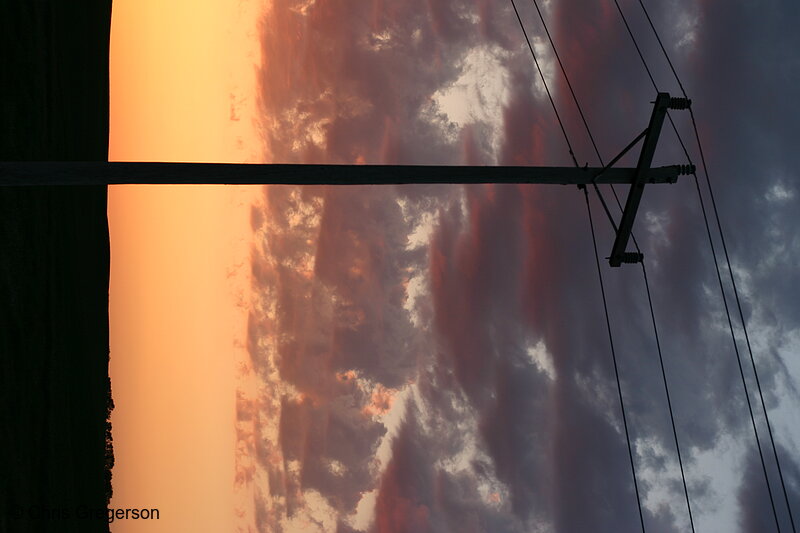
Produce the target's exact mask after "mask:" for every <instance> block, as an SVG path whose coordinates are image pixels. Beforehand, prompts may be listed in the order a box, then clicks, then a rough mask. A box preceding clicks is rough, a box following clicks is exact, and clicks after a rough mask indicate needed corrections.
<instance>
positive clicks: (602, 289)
mask: <svg viewBox="0 0 800 533" xmlns="http://www.w3.org/2000/svg"><path fill="white" fill-rule="evenodd" d="M582 189H583V196H584V198H585V199H586V212H587V214H588V216H589V228H590V230H591V232H592V245H593V246H594V261H595V264H596V265H597V277H598V279H599V280H600V293H601V294H602V296H603V311H604V312H605V316H606V328H607V329H608V341H609V343H610V344H611V360H612V361H613V363H614V377H615V378H616V380H617V393H618V394H619V405H620V410H621V411H622V425H623V427H624V428H625V440H626V441H627V442H628V459H630V462H631V472H632V473H633V488H634V491H635V493H636V504H637V506H638V508H639V522H640V523H641V526H642V532H643V533H644V531H645V527H644V514H643V513H642V501H641V497H640V496H639V484H638V483H637V481H636V467H635V466H634V461H633V448H632V447H631V437H630V433H629V431H628V417H627V415H626V414H625V402H623V400H622V387H621V386H620V379H619V368H618V367H617V352H616V350H615V349H614V336H613V335H612V334H611V321H610V319H609V317H608V303H607V301H606V289H605V285H604V283H603V272H602V270H601V269H600V256H599V255H598V253H597V238H596V237H595V233H594V222H593V221H592V208H591V207H590V205H589V192H588V191H587V189H586V187H585V186H584V187H582Z"/></svg>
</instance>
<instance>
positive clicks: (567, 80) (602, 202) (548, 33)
mask: <svg viewBox="0 0 800 533" xmlns="http://www.w3.org/2000/svg"><path fill="white" fill-rule="evenodd" d="M533 5H534V6H536V12H537V13H539V20H541V21H542V26H544V32H545V33H546V34H547V40H548V41H550V46H551V47H552V48H553V53H554V54H555V56H556V59H557V60H558V65H559V67H560V68H561V73H562V74H563V75H564V79H565V80H566V82H567V87H569V92H570V94H572V100H573V102H575V106H576V107H577V108H578V113H579V114H580V116H581V120H582V121H583V126H584V127H585V128H586V133H588V134H589V140H590V141H591V142H592V146H593V147H594V153H595V154H597V159H598V161H600V166H605V163H603V157H602V156H601V155H600V150H598V149H597V143H596V142H595V141H594V135H592V130H591V129H590V128H589V124H588V123H587V122H586V116H585V115H584V114H583V108H582V107H581V104H580V102H579V101H578V97H577V96H576V95H575V91H574V90H573V89H572V83H571V82H570V81H569V76H568V75H567V70H566V69H565V68H564V63H562V62H561V56H560V55H558V49H557V48H556V45H555V43H554V42H553V38H552V37H551V36H550V30H549V29H548V28H547V22H545V20H544V17H543V16H542V10H541V9H539V2H538V1H537V0H533ZM517 16H519V15H517ZM540 74H541V71H540ZM542 81H544V78H542ZM576 165H577V163H576ZM592 186H593V187H594V190H595V192H596V193H597V197H598V198H599V199H600V204H601V205H602V206H603V210H604V211H605V213H606V216H607V217H608V220H609V221H610V222H611V225H612V226H613V227H614V231H616V229H617V225H616V224H615V223H614V217H613V216H611V211H610V210H609V209H608V205H607V204H606V200H605V198H603V193H602V192H600V188H599V187H598V186H597V184H596V183H592ZM611 188H612V189H613V188H614V187H613V186H612V187H611Z"/></svg>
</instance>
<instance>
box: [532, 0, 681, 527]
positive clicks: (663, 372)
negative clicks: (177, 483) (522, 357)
mask: <svg viewBox="0 0 800 533" xmlns="http://www.w3.org/2000/svg"><path fill="white" fill-rule="evenodd" d="M533 4H534V6H535V7H536V12H537V13H538V14H539V20H541V22H542V26H543V27H544V31H545V34H546V35H547V39H548V40H549V41H550V46H551V47H552V48H553V53H554V55H555V57H556V60H557V61H558V64H559V67H560V68H561V73H562V74H563V75H564V79H565V81H566V83H567V87H569V90H570V94H571V95H572V99H573V101H574V102H575V106H576V107H577V108H578V113H579V114H580V117H581V120H582V121H583V126H584V128H586V133H587V134H588V136H589V140H590V141H591V143H592V146H593V148H594V151H595V154H596V155H597V159H598V160H599V161H600V165H601V166H605V163H603V156H602V155H600V150H599V149H598V147H597V143H596V142H595V140H594V135H593V134H592V130H591V128H590V127H589V123H588V121H587V120H586V116H585V115H584V113H583V108H582V107H581V104H580V101H579V100H578V97H577V95H576V94H575V91H574V89H573V88H572V82H570V79H569V75H568V74H567V70H566V68H565V67H564V63H563V62H562V61H561V56H560V55H559V54H558V49H557V47H556V45H555V42H554V41H553V38H552V36H551V35H550V30H549V29H548V27H547V22H546V21H545V19H544V16H543V15H542V10H541V9H540V8H539V2H538V0H533ZM643 136H644V132H643V133H642V135H640V136H639V137H637V140H639V139H641V138H642V137H643ZM635 142H636V141H634V143H635ZM632 144H633V143H632ZM628 148H630V146H629V147H628ZM626 151H627V149H626ZM612 163H613V162H612ZM594 188H595V191H596V192H597V195H598V198H599V199H600V202H601V204H602V205H603V208H604V209H605V210H606V214H607V215H608V217H609V219H610V220H611V224H612V226H613V227H614V231H617V225H616V224H615V223H614V220H613V217H612V216H611V214H610V213H609V210H608V207H607V206H606V203H605V200H604V199H603V195H602V194H601V192H600V190H599V189H598V187H597V184H596V183H594ZM611 190H612V193H613V195H614V199H615V200H616V202H617V206H618V207H619V210H620V211H623V209H622V204H621V203H620V200H619V197H618V196H617V192H616V189H615V188H614V186H613V185H611ZM590 216H591V214H590ZM631 237H632V239H633V243H634V245H635V246H636V251H637V252H638V253H640V254H641V249H640V248H639V243H638V242H637V241H636V237H635V236H634V235H633V233H631ZM641 266H642V276H643V278H644V285H645V289H646V292H647V303H648V306H649V309H650V318H651V320H652V323H653V332H654V334H655V341H656V348H657V351H658V361H659V364H660V367H661V378H662V381H663V384H664V392H665V394H666V398H667V408H668V410H669V418H670V423H671V426H672V435H673V437H674V440H675V448H676V451H677V457H678V465H679V466H680V472H681V479H682V481H683V491H684V495H685V497H686V507H687V509H688V515H689V523H690V525H691V529H692V533H694V531H695V527H694V518H693V516H692V506H691V503H690V502H689V490H688V488H687V484H686V474H685V472H684V468H683V458H682V455H681V448H680V443H679V441H678V432H677V429H676V426H675V416H674V411H673V408H672V400H671V398H670V394H669V386H668V384H667V375H666V370H665V367H664V357H663V353H662V350H661V341H660V339H659V336H658V326H657V322H656V315H655V311H654V309H653V298H652V295H651V292H650V282H649V280H648V278H647V270H646V268H645V263H644V259H642V261H641ZM601 283H602V279H601ZM612 350H613V344H612ZM615 364H616V363H615ZM620 401H622V397H621V393H620ZM642 527H644V523H643V524H642Z"/></svg>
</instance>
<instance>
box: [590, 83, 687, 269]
mask: <svg viewBox="0 0 800 533" xmlns="http://www.w3.org/2000/svg"><path fill="white" fill-rule="evenodd" d="M691 102H692V101H691V100H689V99H687V98H674V97H673V98H670V96H669V94H668V93H658V95H657V96H656V100H655V102H654V104H655V105H654V107H653V114H652V115H651V116H650V124H649V125H648V126H647V129H646V130H645V132H644V142H643V143H642V151H641V153H640V154H639V162H638V163H637V165H636V172H635V174H634V178H633V182H632V183H631V188H630V191H628V199H627V200H626V202H625V209H624V210H623V212H622V219H621V220H620V222H619V227H618V228H617V235H616V238H615V239H614V246H613V247H612V248H611V256H610V257H609V258H608V261H609V264H610V265H611V266H612V267H618V266H620V265H621V264H622V263H638V262H641V261H642V259H643V254H641V253H631V252H626V251H625V249H626V248H627V246H628V240H629V239H630V236H631V230H632V229H633V221H634V219H635V218H636V211H637V210H638V208H639V202H641V200H642V193H643V192H644V186H645V184H646V183H648V182H649V176H650V172H651V168H650V164H651V163H652V162H653V154H654V153H655V151H656V145H657V144H658V136H659V135H660V133H661V126H662V125H663V124H664V117H665V116H666V115H667V109H687V108H688V107H689V106H690V105H691ZM640 137H641V135H640V136H639V137H637V140H638V139H639V138H640ZM635 142H636V141H634V143H635ZM631 144H633V143H631ZM630 146H631V145H628V148H626V151H627V150H628V149H629V148H630ZM623 153H624V152H623ZM680 169H681V174H691V173H693V172H694V167H693V165H680ZM597 182H598V183H600V180H599V179H598V181H597Z"/></svg>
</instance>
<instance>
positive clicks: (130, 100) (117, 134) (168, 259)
mask: <svg viewBox="0 0 800 533" xmlns="http://www.w3.org/2000/svg"><path fill="white" fill-rule="evenodd" d="M259 5H260V0H252V1H250V2H248V1H246V0H244V1H240V2H238V3H237V2H230V1H226V0H206V1H197V0H175V1H170V2H163V1H161V0H115V1H114V6H113V16H112V27H111V54H110V72H111V75H110V86H111V95H110V96H111V109H110V138H109V160H111V161H216V162H258V161H260V160H261V157H262V156H261V155H260V154H261V153H262V152H261V149H260V141H259V138H258V135H257V133H256V129H255V126H254V124H253V118H254V116H255V115H254V109H255V103H254V100H255V95H254V91H255V77H254V73H255V68H256V66H257V64H258V62H259V61H260V57H259V53H258V39H257V37H256V35H257V32H256V20H257V13H258V9H259V7H258V6H259ZM258 189H259V188H255V187H249V188H248V187H232V186H136V185H134V186H111V187H109V199H108V218H109V230H110V234H111V283H110V295H109V298H110V304H109V314H110V333H111V347H110V349H111V363H110V374H111V379H112V390H113V394H114V399H115V403H116V409H115V411H114V414H113V416H112V424H113V437H114V451H115V459H116V464H115V467H114V471H113V488H114V496H113V498H112V501H111V504H110V507H114V508H126V507H130V508H145V507H146V508H152V507H155V508H158V509H159V512H160V519H159V520H158V521H146V522H145V521H141V520H128V521H124V520H122V521H117V522H115V523H114V524H112V531H114V532H115V533H125V532H130V531H137V532H138V531H170V532H174V531H231V530H233V527H234V524H235V516H234V507H235V505H234V492H233V479H234V462H235V460H234V452H235V427H234V423H235V389H236V383H235V372H234V361H235V355H236V353H237V350H243V348H242V346H243V339H244V330H245V326H246V309H245V307H244V305H243V304H242V301H243V300H244V298H245V296H244V295H245V294H246V290H247V288H248V287H249V274H248V273H249V268H248V267H247V261H248V260H249V255H248V254H249V239H250V233H251V230H250V226H249V218H248V217H249V208H248V207H249V202H250V199H251V198H253V197H254V195H255V194H257V193H258Z"/></svg>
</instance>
